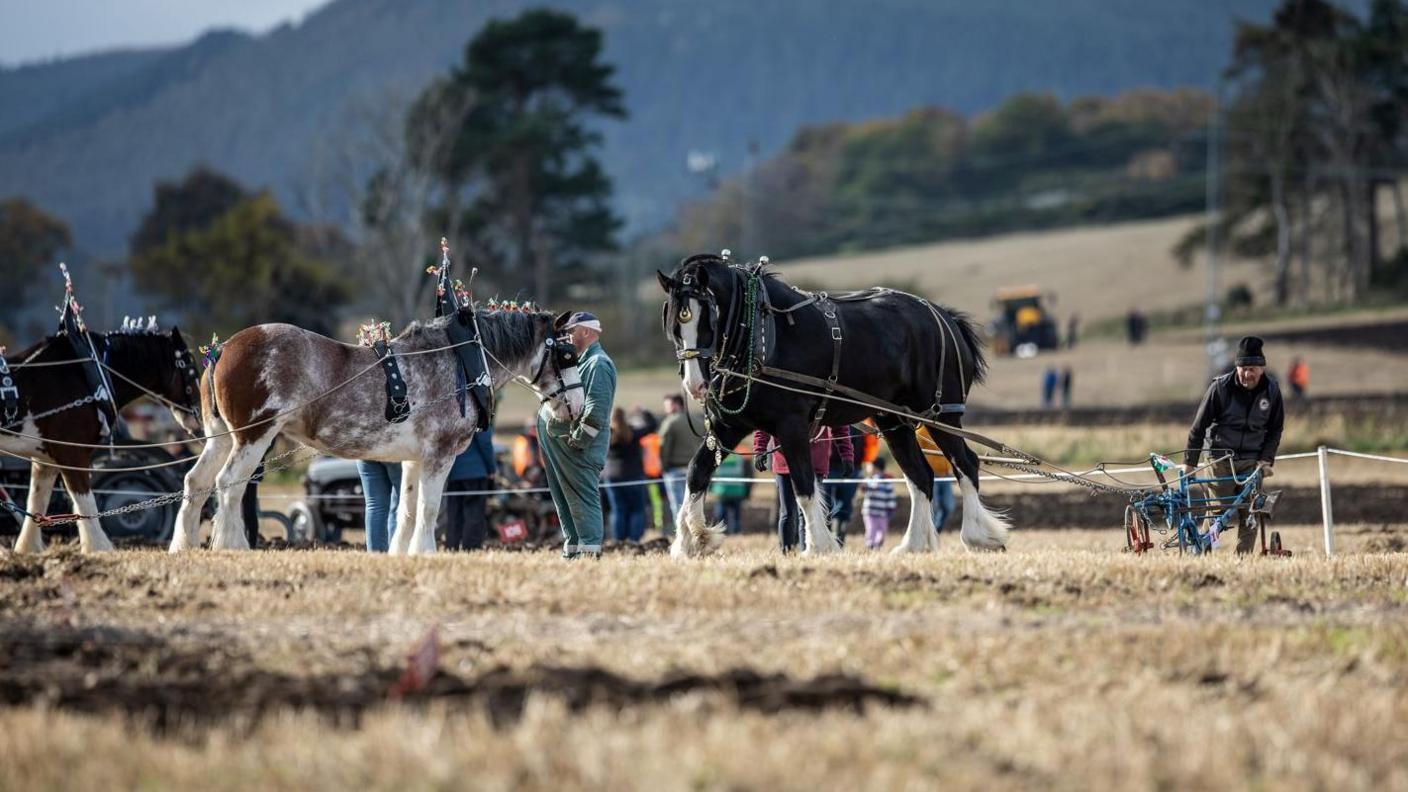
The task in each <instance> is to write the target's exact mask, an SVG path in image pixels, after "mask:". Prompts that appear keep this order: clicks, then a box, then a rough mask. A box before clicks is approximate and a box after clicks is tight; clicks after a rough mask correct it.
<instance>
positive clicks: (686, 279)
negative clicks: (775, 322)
mask: <svg viewBox="0 0 1408 792" xmlns="http://www.w3.org/2000/svg"><path fill="white" fill-rule="evenodd" d="M726 266H727V267H728V273H729V278H730V280H731V281H732V282H733V284H734V287H735V288H734V296H733V298H732V299H730V300H729V305H728V317H727V318H726V319H725V320H724V321H723V322H722V323H720V321H719V315H720V311H719V300H718V296H717V295H715V294H714V292H713V290H712V289H710V288H708V287H705V286H701V285H700V284H699V282H698V279H697V278H696V277H695V275H694V274H693V273H684V274H682V275H681V276H680V279H679V286H678V287H677V288H676V289H675V290H674V292H673V293H672V294H671V295H670V299H669V300H667V301H666V302H665V305H664V307H663V308H662V309H661V316H660V321H661V326H662V328H663V329H664V331H665V335H666V337H667V338H669V339H670V343H672V344H674V347H675V360H676V361H678V362H679V364H680V374H681V376H683V372H684V364H685V363H686V362H688V361H690V360H698V361H699V367H700V374H702V375H703V377H704V380H705V381H706V382H708V381H710V380H711V379H712V374H711V373H710V371H709V368H710V366H711V364H713V363H717V362H726V361H725V359H726V358H729V357H737V353H738V351H739V350H733V354H732V355H730V351H729V347H730V346H734V345H733V344H731V343H730V342H731V341H732V340H733V338H732V337H731V334H732V333H733V330H734V329H736V328H737V326H738V324H739V320H740V313H741V312H742V310H743V305H742V304H743V294H742V290H741V289H740V288H738V286H739V279H740V278H744V277H747V275H744V274H743V273H742V272H741V271H740V269H741V268H740V266H739V265H735V264H727V265H726ZM690 300H694V301H695V302H697V303H699V306H700V309H701V311H703V312H704V313H705V314H707V315H708V317H709V320H710V325H709V327H710V336H711V338H710V339H709V343H708V344H703V343H701V342H702V340H703V333H700V334H698V335H696V337H695V344H696V346H693V347H686V346H685V345H684V343H683V340H682V339H680V338H679V337H678V336H677V335H676V333H675V332H674V329H673V328H672V327H671V325H670V318H671V317H670V305H671V304H672V303H673V304H675V305H677V306H679V309H678V312H677V313H676V315H675V317H674V319H675V321H676V322H677V323H678V324H687V323H688V322H690V321H691V320H693V319H694V318H695V317H694V315H693V312H692V311H691V309H690V306H689V301H690ZM700 325H701V329H702V325H703V322H702V321H701V323H700ZM721 328H722V330H721ZM745 343H746V339H745Z"/></svg>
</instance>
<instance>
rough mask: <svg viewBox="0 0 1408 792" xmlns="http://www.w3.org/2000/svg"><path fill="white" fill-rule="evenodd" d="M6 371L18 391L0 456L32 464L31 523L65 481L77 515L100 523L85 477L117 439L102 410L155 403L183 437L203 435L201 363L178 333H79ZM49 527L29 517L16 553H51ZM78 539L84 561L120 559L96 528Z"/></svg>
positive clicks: (1, 414) (1, 430) (84, 526)
mask: <svg viewBox="0 0 1408 792" xmlns="http://www.w3.org/2000/svg"><path fill="white" fill-rule="evenodd" d="M70 333H75V334H77V335H76V336H75V335H70ZM75 337H77V338H78V341H77V342H75V341H74V340H73V339H74V338H75ZM90 342H91V347H90V346H89V344H90ZM94 353H96V355H94ZM8 368H9V369H10V372H9V377H10V381H11V382H12V385H11V387H12V388H13V389H14V390H13V392H12V393H10V394H8V396H9V398H8V400H7V402H6V403H5V404H4V406H3V408H0V452H2V453H6V454H9V455H11V456H18V457H23V458H26V459H29V460H31V463H30V479H29V498H28V503H27V511H28V512H29V513H30V514H42V513H43V512H44V510H45V509H46V507H47V506H48V504H49V495H50V493H51V492H52V491H53V488H54V482H55V479H56V478H57V477H58V476H59V475H62V476H63V479H64V488H65V489H66V490H67V491H68V494H69V497H70V498H71V499H72V500H73V506H74V511H75V512H76V513H78V514H95V513H97V504H96V501H95V499H94V497H93V492H92V488H91V483H90V478H91V475H90V473H89V471H88V470H87V469H88V468H91V467H92V464H93V452H94V450H95V447H97V446H101V445H102V444H104V443H107V442H109V438H108V436H107V434H106V433H105V432H114V431H117V427H115V426H110V425H108V423H109V421H110V420H111V418H112V416H111V415H110V413H111V412H112V410H111V407H108V409H106V410H105V409H104V407H105V406H106V405H105V404H104V403H107V404H110V405H112V406H115V407H116V408H117V409H119V410H120V409H121V408H122V407H123V406H124V405H126V404H128V403H130V402H133V401H136V400H137V399H139V398H141V397H143V396H150V395H152V394H156V396H157V397H159V398H160V399H161V400H162V401H163V402H164V403H165V404H166V405H167V406H169V407H171V408H172V413H173V414H174V415H175V416H176V420H177V422H178V423H180V424H181V427H182V428H183V429H185V430H186V431H188V432H190V433H191V434H193V435H195V436H199V435H200V433H201V426H200V419H199V416H198V414H197V412H196V408H197V407H198V406H199V402H198V399H199V396H200V394H199V388H198V381H197V380H198V374H197V370H196V363H195V359H194V358H193V357H192V355H191V353H190V351H189V350H188V349H187V347H186V341H185V339H184V338H183V337H182V336H181V331H180V330H177V329H172V330H171V332H170V333H166V332H162V331H159V330H157V329H156V327H155V323H154V322H153V324H152V325H150V326H149V327H147V326H140V325H132V326H130V327H129V328H128V329H125V330H123V331H119V332H113V333H96V332H93V333H89V332H81V333H78V331H77V330H76V328H73V327H71V328H70V330H69V331H68V332H60V333H58V334H57V335H53V336H49V337H48V338H46V339H44V340H43V341H40V342H39V343H37V344H34V345H33V346H30V347H29V348H27V349H24V350H22V351H20V352H19V353H18V354H17V355H14V356H12V357H10V358H9V364H8ZM95 383H98V388H97V389H96V390H95ZM109 388H110V392H108V389H109ZM69 444H74V445H69ZM41 527H42V526H40V525H38V524H37V523H36V522H35V521H34V520H33V519H32V518H29V517H26V518H25V520H24V527H23V528H22V529H21V530H20V535H19V538H18V539H17V540H16V541H15V552H39V551H40V550H43V549H44V540H43V538H42V537H41V534H40V528H41ZM78 537H79V542H80V545H81V547H82V549H83V550H84V551H87V552H95V551H102V550H111V549H112V543H111V542H110V541H109V540H108V537H107V535H106V534H105V533H103V529H102V526H101V525H99V523H98V520H96V519H83V520H79V521H78Z"/></svg>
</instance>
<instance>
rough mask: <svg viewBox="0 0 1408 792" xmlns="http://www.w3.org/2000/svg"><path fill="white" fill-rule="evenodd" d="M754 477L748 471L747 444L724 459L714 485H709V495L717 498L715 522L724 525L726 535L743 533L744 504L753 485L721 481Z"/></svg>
mask: <svg viewBox="0 0 1408 792" xmlns="http://www.w3.org/2000/svg"><path fill="white" fill-rule="evenodd" d="M752 476H753V474H752V471H751V470H749V469H748V446H747V445H746V444H743V445H739V447H738V448H736V449H734V453H732V454H729V455H728V456H726V457H724V461H723V462H722V463H720V464H719V469H718V470H717V471H716V472H715V473H714V483H713V484H711V485H709V494H710V495H713V496H714V498H715V501H714V521H715V522H722V523H723V524H724V533H726V534H729V535H736V534H741V533H743V503H744V502H745V501H747V500H748V496H749V495H750V494H751V493H752V489H753V485H751V484H749V483H748V482H746V481H720V480H719V479H747V478H752Z"/></svg>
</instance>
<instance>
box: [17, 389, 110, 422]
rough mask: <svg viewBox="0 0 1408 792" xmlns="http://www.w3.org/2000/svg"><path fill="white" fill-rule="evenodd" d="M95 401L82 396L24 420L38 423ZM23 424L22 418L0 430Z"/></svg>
mask: <svg viewBox="0 0 1408 792" xmlns="http://www.w3.org/2000/svg"><path fill="white" fill-rule="evenodd" d="M96 401H97V398H96V397H94V396H93V395H92V394H91V393H90V394H89V395H87V396H84V397H83V398H81V399H77V400H75V401H71V402H69V403H68V404H65V405H63V406H61V407H55V408H53V409H51V410H45V411H44V412H41V413H33V414H27V415H26V416H25V418H33V419H34V420H36V421H38V420H39V419H41V418H48V417H49V416H51V415H58V414H59V413H61V412H64V411H65V410H72V409H74V408H76V407H82V406H83V405H85V404H93V403H94V402H96ZM23 423H24V418H20V419H18V420H14V421H11V422H9V423H7V424H5V425H4V426H0V429H9V428H10V427H11V426H20V425H22V424H23Z"/></svg>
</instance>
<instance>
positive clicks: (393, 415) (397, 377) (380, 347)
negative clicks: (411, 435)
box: [372, 339, 411, 423]
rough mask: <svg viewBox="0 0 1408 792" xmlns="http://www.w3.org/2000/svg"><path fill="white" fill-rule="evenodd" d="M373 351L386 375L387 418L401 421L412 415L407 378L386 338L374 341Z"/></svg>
mask: <svg viewBox="0 0 1408 792" xmlns="http://www.w3.org/2000/svg"><path fill="white" fill-rule="evenodd" d="M372 351H373V352H375V353H376V356H377V358H378V359H379V360H381V371H382V373H383V374H385V375H386V420H388V421H390V422H391V423H401V422H402V421H404V420H406V419H407V418H409V417H411V400H410V398H409V397H408V396H407V394H406V379H405V378H404V377H402V376H401V367H400V365H398V364H397V363H396V353H394V352H392V351H391V345H390V344H389V343H387V342H386V340H384V339H382V340H377V341H374V342H372Z"/></svg>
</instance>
